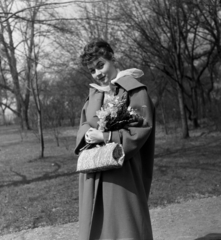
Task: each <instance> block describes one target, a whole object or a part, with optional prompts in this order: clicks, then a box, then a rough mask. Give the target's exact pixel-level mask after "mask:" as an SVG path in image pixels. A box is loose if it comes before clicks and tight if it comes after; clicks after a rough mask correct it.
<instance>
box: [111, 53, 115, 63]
mask: <svg viewBox="0 0 221 240" xmlns="http://www.w3.org/2000/svg"><path fill="white" fill-rule="evenodd" d="M111 60H112V61H113V62H115V61H116V59H115V57H114V54H112V58H111Z"/></svg>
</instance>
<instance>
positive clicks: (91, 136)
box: [85, 128, 104, 143]
mask: <svg viewBox="0 0 221 240" xmlns="http://www.w3.org/2000/svg"><path fill="white" fill-rule="evenodd" d="M85 141H86V142H87V143H100V142H103V141H104V137H103V132H101V131H100V130H97V129H95V128H89V130H88V131H87V132H86V134H85Z"/></svg>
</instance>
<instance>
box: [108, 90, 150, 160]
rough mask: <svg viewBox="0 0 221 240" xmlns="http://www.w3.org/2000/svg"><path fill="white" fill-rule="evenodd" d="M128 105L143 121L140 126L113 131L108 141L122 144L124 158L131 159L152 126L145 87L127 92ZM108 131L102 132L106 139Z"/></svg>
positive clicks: (148, 99)
mask: <svg viewBox="0 0 221 240" xmlns="http://www.w3.org/2000/svg"><path fill="white" fill-rule="evenodd" d="M129 105H130V106H131V107H132V108H133V109H136V110H137V111H138V113H139V114H140V115H141V116H143V118H144V121H143V124H142V126H140V127H128V128H127V129H120V130H118V131H113V132H112V135H111V139H110V142H116V143H120V144H122V146H123V148H124V152H125V160H127V159H131V158H132V157H133V156H134V155H135V154H136V153H137V152H138V151H139V150H140V149H141V147H142V146H143V145H144V144H145V142H146V141H147V140H148V137H149V136H150V133H151V131H152V128H153V124H154V123H153V119H154V118H153V112H154V107H153V104H152V101H151V100H150V98H149V96H148V94H147V90H146V88H145V87H140V88H136V89H133V90H131V91H130V92H129ZM108 137H109V133H106V132H105V133H104V139H105V141H107V139H108Z"/></svg>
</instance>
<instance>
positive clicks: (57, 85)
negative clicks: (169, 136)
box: [0, 0, 221, 138]
mask: <svg viewBox="0 0 221 240" xmlns="http://www.w3.org/2000/svg"><path fill="white" fill-rule="evenodd" d="M0 28H1V30H0V106H1V109H2V113H4V111H5V109H6V108H8V109H11V110H12V111H13V112H14V113H15V114H16V116H17V119H18V121H19V122H20V126H21V128H25V129H31V128H38V130H39V134H40V136H42V137H43V132H42V129H44V128H47V127H55V126H62V125H72V126H73V125H74V124H76V123H77V119H78V118H79V114H80V110H81V107H82V104H83V102H84V101H85V99H86V97H87V93H88V83H89V82H90V81H91V78H90V76H89V74H88V73H87V71H86V70H85V69H84V68H82V67H81V66H80V64H79V60H78V59H79V55H80V52H81V50H82V47H83V46H84V45H85V43H87V42H88V41H89V39H92V38H97V37H100V38H103V39H105V40H107V41H108V42H110V44H111V45H112V46H114V50H115V53H116V58H117V59H118V61H117V64H118V66H119V68H120V69H126V68H129V67H138V68H141V69H143V71H144V72H145V77H142V78H141V81H142V82H143V83H144V84H146V85H147V87H148V92H149V94H150V96H151V98H152V99H153V100H154V103H155V106H156V108H157V119H158V122H160V123H162V124H163V125H164V126H165V130H166V131H167V127H168V126H169V125H170V124H171V123H174V121H175V120H177V122H178V124H179V126H180V128H181V134H182V137H184V138H187V137H188V136H189V129H190V127H193V128H197V127H199V126H200V125H201V124H202V123H203V121H207V122H210V123H212V124H214V126H215V127H216V128H217V129H219V128H220V119H221V117H220V112H221V100H220V89H221V80H220V77H221V65H220V62H221V32H220V31H221V3H220V1H218V0H121V1H116V0H100V1H96V0H93V1H77V0H75V1H66V2H65V1H63V2H56V1H52V0H34V1H28V0H21V1H20V0H7V1H6V0H1V3H0ZM12 106H16V107H12Z"/></svg>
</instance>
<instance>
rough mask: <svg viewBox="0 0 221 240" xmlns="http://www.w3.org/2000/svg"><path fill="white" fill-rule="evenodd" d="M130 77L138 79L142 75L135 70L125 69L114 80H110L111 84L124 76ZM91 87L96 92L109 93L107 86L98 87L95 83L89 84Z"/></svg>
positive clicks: (141, 72)
mask: <svg viewBox="0 0 221 240" xmlns="http://www.w3.org/2000/svg"><path fill="white" fill-rule="evenodd" d="M128 75H129V76H132V77H134V78H140V77H142V76H143V75H144V73H143V71H142V70H140V69H137V68H130V69H126V70H123V71H119V72H118V73H117V76H116V78H114V79H113V80H111V84H113V85H114V84H115V83H116V82H117V80H118V79H119V78H122V77H124V76H128ZM90 86H91V87H93V88H96V89H97V90H99V91H100V92H109V91H110V89H111V88H110V85H108V86H99V85H97V84H96V83H91V84H90Z"/></svg>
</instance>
